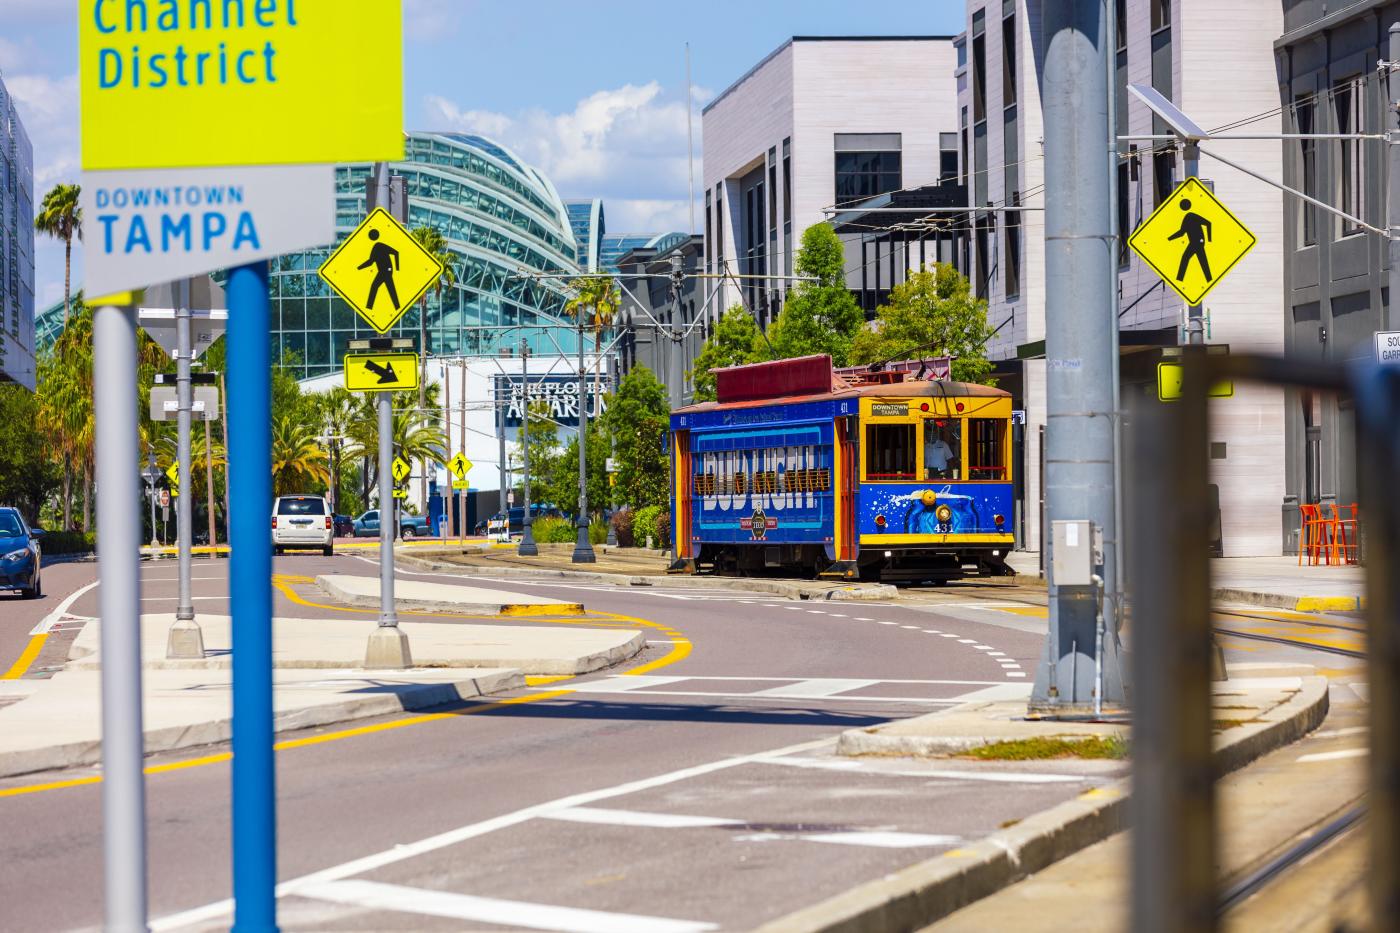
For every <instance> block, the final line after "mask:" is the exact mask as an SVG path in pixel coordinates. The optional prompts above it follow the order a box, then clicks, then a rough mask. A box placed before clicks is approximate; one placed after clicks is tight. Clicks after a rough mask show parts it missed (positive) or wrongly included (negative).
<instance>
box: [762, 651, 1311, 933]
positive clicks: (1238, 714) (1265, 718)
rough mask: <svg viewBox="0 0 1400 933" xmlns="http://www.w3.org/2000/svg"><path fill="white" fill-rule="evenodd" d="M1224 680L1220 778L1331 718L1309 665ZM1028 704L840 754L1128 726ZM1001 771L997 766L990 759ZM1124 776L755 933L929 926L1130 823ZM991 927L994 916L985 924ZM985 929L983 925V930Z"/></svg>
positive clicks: (878, 737) (887, 727) (855, 734)
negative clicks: (1054, 713)
mask: <svg viewBox="0 0 1400 933" xmlns="http://www.w3.org/2000/svg"><path fill="white" fill-rule="evenodd" d="M1230 677H1231V679H1230V680H1229V681H1228V682H1223V683H1220V684H1217V685H1216V694H1215V703H1216V707H1217V716H1218V718H1217V719H1216V760H1217V766H1218V768H1219V770H1220V772H1221V773H1228V772H1231V771H1235V770H1238V769H1239V768H1242V767H1244V766H1245V765H1246V764H1248V763H1249V762H1251V761H1253V760H1255V759H1256V758H1259V757H1260V756H1262V755H1266V754H1268V753H1269V752H1271V751H1273V750H1275V749H1277V748H1279V747H1281V746H1283V745H1286V744H1288V743H1290V742H1292V741H1294V740H1296V739H1298V738H1300V737H1301V736H1303V735H1304V734H1306V733H1307V732H1309V731H1311V730H1312V729H1315V728H1316V727H1317V725H1318V724H1319V723H1320V722H1321V721H1322V720H1323V718H1325V717H1326V715H1327V710H1328V682H1327V680H1326V678H1324V677H1318V676H1313V669H1312V668H1311V667H1307V666H1286V667H1280V666H1277V665H1263V666H1261V665H1248V664H1245V665H1238V666H1233V667H1232V668H1231V671H1230ZM1024 716H1025V706H1024V701H1012V700H1000V699H989V700H988V701H986V702H979V703H972V704H966V705H963V706H959V707H957V708H955V709H952V710H947V711H944V712H938V713H930V714H928V715H925V716H919V717H916V718H914V719H907V720H902V721H898V722H893V723H886V724H884V725H879V726H873V727H871V728H868V729H861V730H851V731H849V732H846V733H845V734H843V735H842V737H841V740H840V742H839V744H838V746H837V751H838V753H840V754H846V755H890V756H910V755H917V756H920V757H937V756H948V755H957V754H959V753H961V752H965V751H966V750H967V749H969V748H972V747H976V746H979V745H986V744H990V743H995V742H1000V741H1014V740H1018V739H1029V738H1053V737H1058V736H1075V737H1085V736H1089V735H1097V736H1110V735H1122V736H1126V734H1127V729H1128V726H1127V725H1126V724H1113V723H1082V722H1080V723H1061V722H1053V721H1032V720H1027V719H1025V718H1024ZM987 764H988V766H989V767H990V766H994V765H995V764H996V762H991V761H989V762H987ZM1098 764H1101V765H1105V766H1116V767H1117V768H1118V769H1120V773H1122V774H1124V775H1125V776H1124V777H1122V778H1121V779H1119V780H1118V781H1116V782H1115V783H1113V784H1110V785H1107V786H1104V787H1098V788H1095V789H1093V790H1090V791H1087V792H1086V793H1084V794H1081V795H1080V796H1079V797H1077V798H1075V799H1073V800H1070V801H1067V802H1065V803H1062V804H1060V805H1058V806H1055V807H1052V808H1050V809H1048V810H1044V811H1042V812H1040V813H1038V814H1036V815H1034V816H1031V817H1029V818H1027V819H1025V820H1022V821H1020V822H1019V823H1016V824H1015V825H1014V826H1009V827H1007V828H1006V829H1003V830H1001V831H1000V832H997V833H994V834H993V835H991V836H989V837H987V838H986V839H983V840H981V841H979V842H975V843H971V844H969V845H965V846H963V847H961V848H959V849H956V850H953V851H951V852H946V853H944V854H942V855H940V856H937V857H935V858H932V859H929V860H927V861H925V862H921V863H919V864H916V865H913V866H911V867H909V868H907V869H905V870H903V871H900V872H897V873H895V874H893V875H889V876H886V877H884V878H881V879H879V880H878V881H873V882H870V883H868V884H864V885H860V886H858V887H855V888H853V889H851V890H849V891H847V892H845V893H843V894H839V895H837V896H836V897H833V898H830V899H828V900H826V901H823V902H821V903H818V904H815V905H812V906H811V907H808V908H805V909H803V910H800V911H797V912H796V913H793V914H790V915H788V916H787V917H783V918H780V919H778V920H775V921H772V922H771V923H768V924H765V925H764V926H762V927H760V928H759V931H758V933H816V931H837V930H855V929H863V930H913V929H921V928H923V927H924V926H926V925H927V924H930V923H932V922H934V921H936V920H938V919H940V918H942V917H946V916H948V915H949V914H951V913H952V912H954V911H956V910H958V909H959V908H962V907H964V906H966V905H968V904H971V903H974V902H976V901H978V900H980V899H981V898H984V897H987V896H988V895H991V894H993V893H995V892H997V891H999V890H1002V889H1003V888H1006V887H1008V886H1010V885H1012V884H1015V883H1016V882H1018V881H1020V880H1021V879H1023V878H1026V877H1028V876H1031V875H1034V874H1036V873H1038V872H1041V871H1043V870H1045V869H1047V868H1048V867H1049V866H1051V865H1054V864H1055V863H1056V862H1058V861H1060V860H1061V859H1064V858H1066V857H1069V856H1071V855H1073V854H1074V853H1076V852H1079V851H1080V850H1083V849H1085V848H1087V847H1089V846H1091V845H1093V844H1095V843H1097V842H1099V841H1101V840H1103V839H1106V838H1108V837H1109V836H1111V835H1113V834H1114V833H1117V832H1118V831H1119V830H1121V829H1122V828H1123V827H1124V821H1125V818H1126V812H1127V807H1126V803H1127V800H1128V794H1129V783H1128V778H1127V777H1126V772H1127V769H1128V762H1127V761H1116V762H1115V761H1103V762H1098ZM983 919H984V920H985V919H986V918H983ZM981 928H983V929H985V928H986V927H981Z"/></svg>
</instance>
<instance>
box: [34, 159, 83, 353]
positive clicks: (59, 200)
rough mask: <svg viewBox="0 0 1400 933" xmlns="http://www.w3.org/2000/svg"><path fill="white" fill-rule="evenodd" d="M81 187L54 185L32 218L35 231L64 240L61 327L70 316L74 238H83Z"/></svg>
mask: <svg viewBox="0 0 1400 933" xmlns="http://www.w3.org/2000/svg"><path fill="white" fill-rule="evenodd" d="M82 190H83V189H82V186H81V185H63V184H59V185H54V186H53V187H52V188H50V189H49V193H48V194H46V195H44V201H43V203H42V204H40V206H39V213H38V214H37V215H35V217H34V229H35V230H37V231H38V232H40V233H43V234H45V235H47V236H51V237H53V238H54V239H55V240H62V241H63V326H64V327H65V328H66V327H67V326H68V318H69V315H70V314H71V313H72V306H73V300H72V288H71V283H72V279H73V237H77V238H78V239H80V240H81V239H82V238H83V209H82V208H81V207H80V206H79V205H78V195H79V194H81V193H82Z"/></svg>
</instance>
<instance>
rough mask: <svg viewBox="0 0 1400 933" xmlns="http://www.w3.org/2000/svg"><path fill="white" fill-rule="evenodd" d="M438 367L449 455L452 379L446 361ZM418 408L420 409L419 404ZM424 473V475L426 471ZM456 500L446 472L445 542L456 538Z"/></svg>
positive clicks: (463, 441)
mask: <svg viewBox="0 0 1400 933" xmlns="http://www.w3.org/2000/svg"><path fill="white" fill-rule="evenodd" d="M439 365H440V366H441V367H442V421H443V425H444V426H445V427H446V428H447V431H446V434H447V452H448V453H451V452H452V451H453V450H454V449H456V448H454V447H453V446H452V378H451V377H450V376H448V375H447V363H446V361H439ZM420 384H421V383H420ZM419 407H422V406H421V404H420V406H419ZM466 444H467V439H466V438H465V437H463V438H462V446H463V447H465V446H466ZM424 472H425V473H426V471H424ZM456 499H457V490H455V489H453V488H452V471H451V470H449V471H448V472H447V489H446V495H445V496H444V497H443V501H444V502H445V503H446V509H445V510H444V514H443V518H444V519H445V522H446V525H447V534H446V535H444V538H445V539H446V540H447V541H451V540H452V539H453V538H454V537H456V532H457V512H456V509H454V508H453V506H455V505H456V504H457V503H456Z"/></svg>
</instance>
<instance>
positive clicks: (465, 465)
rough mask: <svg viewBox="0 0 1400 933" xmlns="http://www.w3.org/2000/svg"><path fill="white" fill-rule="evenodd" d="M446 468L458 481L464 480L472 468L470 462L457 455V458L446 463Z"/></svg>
mask: <svg viewBox="0 0 1400 933" xmlns="http://www.w3.org/2000/svg"><path fill="white" fill-rule="evenodd" d="M447 468H448V469H449V470H451V471H452V475H453V476H455V477H457V478H458V479H465V478H466V476H467V471H468V470H470V469H471V468H472V462H471V461H470V460H468V459H467V458H466V457H464V456H463V455H462V454H460V453H459V454H457V456H455V457H453V458H452V459H451V460H449V461H447Z"/></svg>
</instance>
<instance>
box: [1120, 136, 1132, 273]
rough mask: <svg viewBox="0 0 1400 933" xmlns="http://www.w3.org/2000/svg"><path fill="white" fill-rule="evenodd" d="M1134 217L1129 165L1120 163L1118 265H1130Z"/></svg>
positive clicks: (1123, 162) (1121, 161) (1125, 162)
mask: <svg viewBox="0 0 1400 933" xmlns="http://www.w3.org/2000/svg"><path fill="white" fill-rule="evenodd" d="M1132 222H1133V220H1132V217H1131V216H1130V215H1129V213H1128V163H1127V161H1126V160H1124V159H1120V160H1119V162H1118V265H1119V266H1120V267H1121V266H1126V265H1127V264H1128V237H1129V236H1130V235H1131V234H1132V232H1133V231H1132V230H1131V229H1130V225H1131V224H1132Z"/></svg>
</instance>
